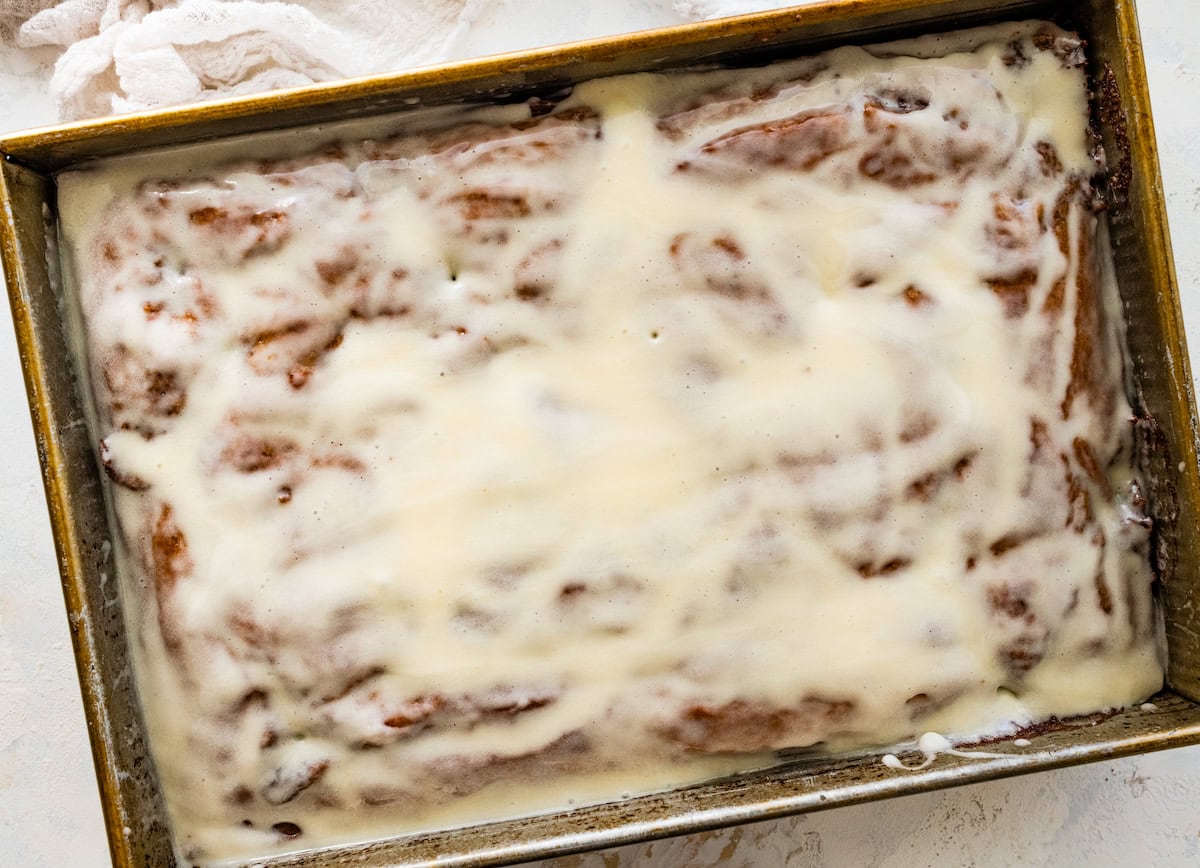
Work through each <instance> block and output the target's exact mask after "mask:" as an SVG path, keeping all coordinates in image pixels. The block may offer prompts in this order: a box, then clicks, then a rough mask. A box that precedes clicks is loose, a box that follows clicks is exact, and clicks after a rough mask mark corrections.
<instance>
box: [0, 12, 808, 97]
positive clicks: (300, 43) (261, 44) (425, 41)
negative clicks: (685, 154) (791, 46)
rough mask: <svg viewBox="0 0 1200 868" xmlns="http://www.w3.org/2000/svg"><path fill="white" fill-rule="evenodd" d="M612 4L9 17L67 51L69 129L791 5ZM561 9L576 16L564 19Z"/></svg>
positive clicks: (58, 84) (64, 75) (57, 79)
mask: <svg viewBox="0 0 1200 868" xmlns="http://www.w3.org/2000/svg"><path fill="white" fill-rule="evenodd" d="M610 2H611V5H607V4H606V7H605V8H604V10H603V13H602V14H599V15H598V13H597V12H596V11H595V10H594V9H593V8H590V7H591V6H592V4H590V3H589V2H587V0H403V2H395V0H357V2H352V3H349V2H347V3H343V2H339V0H303V2H286V3H284V2H256V0H228V2H222V0H64V2H60V3H58V4H57V5H54V6H52V7H51V8H43V7H46V6H47V5H48V4H47V3H46V2H37V0H33V2H29V0H20V2H17V3H15V4H12V11H10V12H9V13H8V15H9V17H10V19H11V17H12V15H13V14H14V13H31V12H36V13H37V14H34V15H33V17H31V18H29V20H27V21H26V22H25V23H24V24H23V25H22V26H21V28H20V30H19V31H18V33H17V37H16V38H17V44H18V45H21V46H24V47H29V48H32V47H36V46H57V47H59V48H61V49H63V53H62V55H61V57H60V58H59V59H58V62H57V64H56V65H55V68H54V75H53V78H52V79H51V83H50V92H51V94H52V96H53V97H54V99H55V101H56V103H57V105H58V110H59V114H60V115H61V116H62V118H63V119H77V118H83V117H93V116H97V115H105V114H112V113H123V112H131V111H139V110H143V109H153V108H161V107H164V106H169V105H177V104H180V103H186V102H195V101H199V100H206V99H214V98H219V97H224V96H236V95H239V94H245V93H253V92H256V91H263V90H270V89H273V88H280V87H292V86H297V85H304V84H311V83H314V82H321V81H331V80H335V79H339V78H347V77H351V76H357V75H365V74H369V73H376V72H387V71H392V70H397V69H402V68H406V67H413V66H419V65H422V64H427V63H433V62H437V61H440V60H448V59H452V58H455V57H461V56H464V53H465V54H470V53H471V45H472V43H473V42H474V43H475V44H479V43H480V42H481V40H479V39H478V38H475V39H474V40H473V39H472V35H473V34H472V28H473V27H474V26H476V25H477V24H478V26H480V27H487V26H489V24H488V23H489V21H495V20H496V17H497V16H498V15H503V16H505V17H507V18H513V17H518V18H520V19H521V20H522V21H525V20H527V21H528V22H529V24H530V26H529V27H528V28H525V27H524V26H523V27H522V32H523V33H527V34H528V36H529V41H528V42H525V43H524V44H520V45H504V46H502V48H503V49H505V50H513V49H519V48H528V47H532V46H534V45H537V44H545V43H549V42H562V41H568V40H572V39H581V38H587V37H591V36H597V35H602V32H614V31H615V30H622V29H628V26H625V27H622V26H620V24H621V22H625V21H628V22H632V23H633V25H634V26H655V25H665V24H673V23H679V22H682V21H686V20H696V19H700V18H713V17H719V16H722V15H732V14H739V13H743V12H752V11H759V10H762V9H769V8H776V7H780V6H786V5H789V4H788V3H787V2H773V0H703V2H694V0H610ZM564 6H567V7H571V6H574V7H578V8H577V9H572V10H571V12H572V13H577V14H571V15H564ZM39 9H40V10H41V11H38V10H39ZM626 13H628V14H626ZM598 18H599V19H602V20H600V21H598V20H597V19H598ZM549 20H553V21H554V22H555V25H554V26H553V27H550V26H548V25H547V24H546V23H545V22H547V21H549ZM564 22H566V24H565V27H564V26H563V24H564ZM0 23H2V21H0ZM475 36H476V37H478V34H475ZM482 42H483V43H484V44H487V41H486V40H482Z"/></svg>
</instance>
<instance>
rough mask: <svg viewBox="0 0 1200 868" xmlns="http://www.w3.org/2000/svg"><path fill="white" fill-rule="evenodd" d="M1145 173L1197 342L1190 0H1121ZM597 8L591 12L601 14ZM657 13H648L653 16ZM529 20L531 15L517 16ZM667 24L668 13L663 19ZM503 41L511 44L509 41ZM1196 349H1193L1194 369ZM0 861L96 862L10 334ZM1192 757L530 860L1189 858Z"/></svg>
mask: <svg viewBox="0 0 1200 868" xmlns="http://www.w3.org/2000/svg"><path fill="white" fill-rule="evenodd" d="M543 4H544V5H545V7H546V9H547V10H551V9H552V10H554V15H549V16H542V17H541V19H540V20H542V21H544V22H545V23H546V25H545V27H538V26H535V27H534V28H533V31H532V33H533V36H542V35H543V34H544V39H545V41H550V40H552V39H554V38H555V36H556V35H558V34H559V33H560V30H559V29H558V28H557V27H556V26H551V24H552V23H553V22H554V21H561V20H562V18H563V10H564V7H567V6H570V5H574V4H578V6H579V8H580V10H584V9H587V10H588V11H587V12H586V14H582V15H581V17H582V18H585V19H586V20H587V22H588V27H589V29H590V30H591V32H603V31H604V30H606V29H607V30H612V31H616V30H619V29H622V28H621V27H620V22H621V21H628V20H631V19H629V18H622V15H623V14H626V13H628V12H629V10H632V9H634V8H635V7H636V8H639V9H640V10H641V11H640V12H639V13H638V15H637V18H636V20H637V23H639V24H646V23H651V21H650V20H647V12H646V4H645V3H640V2H637V0H608V2H606V3H605V4H603V5H601V4H589V3H588V2H587V0H570V2H568V0H536V2H535V0H528V2H526V3H519V2H508V3H506V4H505V5H506V6H507V7H508V9H509V11H510V12H511V11H512V10H515V9H517V8H518V7H521V6H523V5H525V6H531V7H539V6H541V5H543ZM1138 7H1139V11H1140V15H1141V20H1142V31H1143V37H1144V42H1145V50H1146V54H1147V57H1148V63H1149V74H1150V84H1151V93H1152V98H1153V100H1154V110H1155V115H1156V120H1157V124H1158V136H1159V146H1160V152H1161V155H1162V161H1163V180H1164V185H1165V188H1166V191H1167V201H1168V206H1169V209H1170V219H1171V230H1172V235H1173V237H1174V241H1175V258H1176V266H1177V268H1178V271H1179V279H1180V284H1181V287H1182V293H1183V303H1184V315H1185V317H1186V319H1187V321H1188V324H1189V328H1188V337H1189V340H1190V341H1191V344H1192V346H1193V347H1196V348H1198V350H1200V243H1198V242H1200V98H1198V97H1197V92H1198V91H1200V16H1198V15H1196V14H1195V13H1196V12H1197V11H1200V9H1197V7H1196V4H1195V0H1139V2H1138ZM597 8H603V9H604V13H603V14H601V13H599V12H598V11H597ZM664 14H665V13H664ZM534 20H538V19H537V16H536V15H535V16H534ZM664 20H668V19H664ZM487 23H488V25H489V27H490V28H491V29H490V30H489V31H488V32H487V33H485V34H480V35H479V36H478V43H479V44H480V45H481V46H483V47H486V48H489V49H490V48H498V47H502V46H507V45H511V46H512V47H519V46H520V45H523V44H528V42H529V40H530V39H531V38H533V36H531V31H530V28H529V27H528V26H523V27H521V26H518V27H512V29H511V33H512V35H511V37H509V36H507V35H506V34H505V33H504V29H507V28H508V27H511V25H513V24H514V20H513V19H511V18H510V19H508V20H507V21H506V22H499V21H497V20H496V19H495V17H494V16H493V18H492V19H489V20H488V22H487ZM510 39H511V41H509V40H510ZM52 119H53V112H52V108H51V106H50V104H49V101H48V99H47V98H46V95H45V84H44V71H40V70H39V68H38V59H37V58H36V57H30V56H29V55H27V54H18V53H16V52H14V51H13V50H12V49H9V48H6V47H4V46H0V129H4V130H10V129H16V128H19V127H24V126H32V125H37V124H42V123H48V122H50V121H52ZM1196 357H1197V353H1196V352H1194V353H1193V359H1194V361H1193V364H1196V362H1197V361H1200V359H1197V358H1196ZM0 401H2V406H3V407H4V412H2V413H0V552H3V566H2V567H0V866H5V868H66V866H70V868H97V866H104V865H108V864H109V859H108V852H107V847H106V845H105V841H104V834H103V827H102V823H101V817H100V807H99V803H98V800H97V796H96V786H95V782H94V777H93V771H92V764H91V755H90V752H89V749H88V744H87V737H86V728H85V725H84V721H83V713H82V709H81V705H80V701H79V691H78V687H77V682H76V679H75V670H74V664H73V659H72V656H71V651H70V639H69V637H68V634H67V624H66V617H65V615H64V612H63V604H62V595H61V593H60V591H59V586H58V580H57V570H56V566H55V563H54V553H53V548H52V545H51V541H50V531H49V524H48V521H47V518H46V511H45V506H44V501H43V499H42V492H41V483H40V480H39V478H38V475H37V462H36V456H35V452H34V447H33V437H32V434H31V429H30V425H29V420H28V416H27V414H26V412H25V395H24V387H23V384H22V381H21V374H20V368H19V365H18V361H17V353H16V347H15V343H14V340H13V334H12V328H11V326H10V325H9V324H8V320H7V318H6V317H5V318H3V325H0ZM1198 794H1200V748H1192V749H1184V750H1177V751H1170V752H1167V753H1161V754H1156V755H1151V756H1144V757H1137V758H1134V759H1129V760H1123V761H1120V762H1111V763H1100V764H1096V765H1092V766H1087V767H1083V768H1077V769H1068V770H1064V771H1060V772H1050V773H1045V774H1039V775H1034V776H1031V777H1025V778H1018V779H1015V780H1011V781H999V782H994V783H989V784H981V785H977V786H971V787H964V788H961V789H957V790H951V791H948V792H942V793H930V794H926V795H919V796H910V797H907V798H902V799H893V800H891V801H888V802H883V803H876V804H873V805H864V806H860V807H854V808H844V809H840V810H836V811H829V812H826V813H822V814H814V815H809V816H805V817H798V818H793V819H787V820H780V821H776V822H771V823H764V824H760V825H756V826H748V827H741V828H737V829H731V830H725V831H722V832H716V833H710V834H707V835H696V836H692V837H689V838H680V839H672V840H669V841H662V842H657V843H654V844H645V845H637V846H631V847H623V848H620V849H616V850H610V851H606V852H603V853H595V854H588V855H584V856H574V857H569V858H564V859H556V860H550V861H549V862H546V863H542V866H543V868H576V866H579V868H616V866H621V868H631V866H637V868H650V866H654V868H659V866H661V868H667V866H671V868H674V866H685V865H687V866H704V865H712V864H722V865H730V866H758V865H762V866H791V868H817V866H863V868H867V866H874V868H916V866H938V868H941V866H946V868H950V866H967V865H970V866H980V868H984V866H987V868H991V866H997V868H999V866H1011V865H1017V864H1021V865H1048V866H1075V865H1094V866H1103V865H1148V866H1194V865H1200V808H1198V807H1197V799H1198V798H1200V796H1198Z"/></svg>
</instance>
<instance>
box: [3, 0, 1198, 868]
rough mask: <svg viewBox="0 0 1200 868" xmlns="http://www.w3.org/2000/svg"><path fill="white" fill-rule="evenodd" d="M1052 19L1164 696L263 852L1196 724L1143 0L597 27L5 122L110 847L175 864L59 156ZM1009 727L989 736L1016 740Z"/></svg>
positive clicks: (706, 811) (505, 831) (1186, 509)
mask: <svg viewBox="0 0 1200 868" xmlns="http://www.w3.org/2000/svg"><path fill="white" fill-rule="evenodd" d="M1018 18H1044V19H1050V20H1053V21H1056V22H1057V23H1060V24H1062V25H1063V26H1065V27H1068V28H1071V29H1075V30H1077V31H1079V32H1080V33H1081V34H1082V35H1083V36H1084V37H1085V38H1086V39H1087V42H1088V44H1089V52H1088V55H1089V63H1090V69H1089V72H1090V74H1091V76H1092V80H1093V83H1094V90H1095V95H1096V100H1095V104H1096V111H1095V121H1096V125H1097V128H1098V129H1099V130H1100V131H1101V133H1102V135H1103V140H1104V145H1105V148H1106V150H1107V154H1108V159H1109V165H1110V172H1111V177H1110V183H1109V185H1108V191H1107V193H1108V199H1109V201H1108V205H1109V218H1110V223H1111V233H1112V240H1113V247H1114V253H1115V258H1116V267H1117V274H1118V280H1119V283H1120V286H1121V291H1122V297H1123V301H1124V304H1125V308H1126V311H1127V318H1128V337H1129V342H1130V349H1131V358H1132V363H1133V364H1132V368H1133V371H1132V382H1133V388H1134V390H1135V395H1134V403H1135V406H1136V407H1137V409H1138V410H1139V412H1140V414H1141V415H1143V416H1144V417H1145V420H1146V421H1145V422H1144V424H1142V425H1141V426H1140V430H1141V434H1142V446H1143V447H1144V448H1143V449H1142V451H1143V452H1144V454H1145V456H1146V460H1147V463H1148V466H1147V468H1146V472H1147V475H1148V476H1149V477H1150V479H1151V482H1152V485H1151V488H1152V492H1151V493H1152V495H1153V503H1154V504H1155V508H1156V515H1155V519H1156V537H1155V540H1154V542H1155V545H1154V548H1155V557H1156V560H1157V565H1158V569H1159V577H1160V579H1161V590H1160V599H1161V602H1162V607H1163V611H1164V613H1165V621H1166V637H1167V642H1168V646H1169V658H1170V663H1169V668H1168V673H1167V684H1168V690H1167V691H1166V692H1164V693H1162V694H1160V695H1159V696H1157V697H1155V698H1154V699H1153V703H1154V707H1153V708H1151V707H1150V706H1146V707H1145V708H1144V709H1143V710H1134V711H1127V712H1124V713H1121V714H1117V715H1113V716H1107V715H1096V716H1093V717H1090V718H1086V719H1082V720H1075V721H1065V722H1051V723H1049V724H1045V725H1041V726H1038V727H1036V728H1034V730H1033V731H1030V732H1027V733H1023V735H1025V736H1026V737H1028V738H1029V739H1030V741H1031V744H1030V745H1029V746H1026V747H1023V748H1022V749H1019V750H1013V752H1011V753H1008V754H1005V755H1002V756H1000V757H995V758H964V757H953V756H947V757H943V758H941V759H940V760H939V761H938V762H937V763H935V764H933V765H932V766H930V767H929V768H927V769H925V770H923V771H917V772H910V773H903V774H897V773H896V772H894V771H891V770H890V769H887V768H885V767H884V766H883V765H882V764H881V763H880V761H879V756H878V754H876V753H869V752H868V753H856V754H853V755H840V756H829V757H824V758H816V759H814V758H812V757H806V758H793V759H790V760H781V761H780V762H779V763H778V764H777V765H775V766H773V767H771V768H770V769H767V770H763V771H758V772H751V773H746V774H741V775H737V776H735V777H732V778H728V779H724V780H721V781H717V782H711V783H706V784H701V785H697V786H690V787H687V788H683V789H679V790H674V791H671V792H667V793H664V794H658V795H649V796H642V797H636V798H632V799H627V800H624V801H621V802H619V803H613V804H603V805H597V806H593V807H587V808H578V809H572V810H568V811H563V812H558V813H553V814H545V815H540V816H537V817H534V818H527V819H520V820H510V821H503V822H493V823H487V824H484V825H480V826H475V827H470V828H467V829H460V830H455V831H453V832H437V833H429V834H420V835H410V836H406V837H402V838H395V839H388V840H382V841H377V842H374V843H370V844H365V845H355V846H345V847H338V848H331V849H325V850H318V851H310V852H307V853H304V854H299V855H293V856H282V857H276V858H272V859H266V860H260V861H256V863H255V864H261V865H270V866H276V868H282V866H300V865H304V866H335V865H351V864H353V865H358V866H383V865H395V864H410V863H424V862H429V861H432V860H434V859H435V858H436V859H437V861H438V864H439V865H472V866H482V865H496V864H502V863H511V862H517V861H523V860H528V859H535V858H540V857H545V856H551V855H561V854H566V853H571V852H576V851H581V850H586V849H591V848H597V847H605V846H613V845H617V844H623V843H628V842H631V841H638V840H644V839H649V838H656V837H664V836H668V835H676V834H682V833H688V832H695V831H699V830H704V829H710V828H714V827H718V826H723V825H728V824H734V823H744V822H752V821H758V820H765V819H770V818H773V817H780V816H785V815H788V814H796V813H800V812H804V811H810V810H816V809H820V808H828V807H834V806H839V805H849V804H854V803H858V802H865V801H871V800H874V799H881V798H886V797H889V796H896V795H903V794H906V793H914V792H921V791H926V790H931V789H936V788H940V787H948V786H953V785H957V784H965V783H972V782H976V781H983V780H988V779H992V778H998V777H1004V776H1008V775H1014V774H1019V773H1023V772H1030V771H1039V770H1044V769H1051V768H1057V767H1060V766H1066V765H1072V764H1076V763H1081V762H1087V761H1091V760H1098V759H1106V758H1110V757H1116V756H1124V755H1128V754H1134V753H1141V752H1145V751H1151V750H1158V749H1163V748H1170V747H1178V746H1182V745H1187V744H1194V743H1200V609H1198V608H1197V607H1196V606H1195V605H1194V600H1195V599H1196V596H1197V594H1200V526H1197V525H1196V524H1195V523H1194V522H1192V521H1190V520H1180V519H1179V517H1180V516H1184V517H1189V516H1192V515H1195V514H1196V513H1197V510H1198V508H1200V474H1198V470H1197V422H1196V407H1195V401H1194V396H1193V394H1192V378H1191V372H1190V370H1189V364H1188V354H1187V348H1186V346H1185V342H1184V330H1183V324H1182V321H1181V316H1180V307H1179V297H1178V286H1177V284H1176V279H1175V273H1174V268H1173V265H1172V260H1171V250H1170V241H1169V239H1168V236H1167V224H1166V209H1165V205H1164V202H1163V196H1162V187H1161V181H1160V177H1159V169H1158V159H1157V155H1156V151H1155V139H1154V130H1153V126H1152V122H1151V117H1150V98H1149V93H1148V88H1147V83H1146V74H1145V68H1144V63H1143V58H1142V51H1141V43H1140V40H1139V36H1138V27H1137V18H1136V12H1135V9H1134V4H1133V2H1132V0H830V2H824V3H818V4H816V5H810V6H806V7H803V8H800V9H794V10H790V11H789V10H784V11H779V12H772V13H764V14H758V15H750V16H744V17H741V18H736V19H726V20H722V21H716V22H711V23H705V24H696V25H689V26H683V27H675V28H669V29H663V30H657V31H650V32H646V33H641V34H636V35H630V36H622V37H615V38H610V39H602V40H596V41H592V42H586V43H579V44H574V45H568V46H561V47H555V48H549V49H543V50H537V51H527V52H521V53H516V54H509V55H504V56H500V57H493V58H486V59H482V60H475V61H467V62H461V63H453V64H447V65H443V66H437V67H431V68H427V69H421V70H416V71H413V72H406V73H401V74H396V75H385V76H375V77H371V78H365V79H360V80H356V81H351V82H345V83H338V84H330V85H317V86H313V87H307V88H302V89H298V90H293V91H289V92H284V93H279V94H271V95H265V96H255V97H251V98H245V99H237V100H227V101H221V102H212V103H207V104H204V105H200V106H195V107H190V108H183V109H178V110H170V111H159V112H149V113H144V114H137V115H129V116H124V117H120V118H115V119H111V120H101V121H91V122H85V123H78V124H71V125H66V126H60V127H54V128H49V129H44V130H34V131H30V132H24V133H17V134H14V135H10V136H7V137H4V138H0V153H2V154H3V163H2V165H0V201H2V203H3V212H2V214H0V253H2V255H3V264H4V270H5V273H6V276H7V282H8V291H9V296H10V299H11V304H12V311H13V318H14V320H15V324H16V331H17V338H18V341H19V345H20V354H21V360H22V364H23V367H24V374H25V380H26V386H27V389H28V392H29V406H30V410H31V413H32V416H33V422H34V428H35V432H36V437H37V444H38V450H39V457H40V460H41V466H42V473H43V478H44V481H45V487H46V494H47V500H48V503H49V509H50V517H51V523H52V526H53V530H54V538H55V543H56V547H57V554H58V560H59V568H60V571H61V575H62V583H63V589H64V593H65V596H66V603H67V609H68V612H69V615H70V626H71V631H72V638H73V641H74V646H75V657H76V662H77V666H78V670H79V678H80V684H81V687H82V691H83V699H84V708H85V711H86V714H87V721H88V727H89V730H90V736H91V742H92V749H93V753H94V757H95V763H96V772H97V776H98V778H99V785H100V794H101V799H102V802H103V806H104V815H105V821H106V825H107V829H108V837H109V842H110V845H111V848H112V857H113V863H114V864H115V865H117V866H122V868H123V866H135V865H137V866H140V865H155V866H166V865H175V864H178V863H177V862H176V856H175V853H174V849H173V845H172V839H171V833H170V828H169V825H168V821H167V817H166V812H165V808H164V805H163V800H162V796H161V793H160V791H159V788H158V784H157V781H156V778H155V773H154V770H153V766H152V763H151V760H150V754H149V751H148V749H147V745H146V741H145V738H144V734H143V727H142V723H141V717H140V712H139V710H138V704H137V701H136V697H135V694H134V690H133V685H132V683H131V678H130V677H129V674H130V669H129V660H128V650H127V646H126V636H125V631H124V624H123V620H122V617H121V612H120V608H119V606H118V605H115V602H116V582H115V581H114V580H112V578H111V577H110V576H109V575H108V572H109V571H111V570H112V569H113V566H112V563H111V560H110V546H109V543H108V540H109V538H110V530H109V525H108V519H107V516H106V512H105V505H104V498H103V496H102V490H101V482H100V479H101V473H100V470H99V467H98V462H97V458H96V455H95V450H94V446H93V444H92V443H91V442H90V440H89V436H88V432H87V426H86V425H84V424H83V422H82V420H83V419H84V412H85V411H84V403H83V396H82V392H81V389H80V387H79V382H78V379H77V374H76V369H75V364H76V362H75V361H74V360H73V358H72V355H71V353H70V352H69V348H68V341H67V337H66V335H65V333H64V329H63V324H62V318H61V317H60V307H59V301H58V287H59V279H58V262H57V250H56V247H55V244H54V240H53V239H54V237H55V234H54V221H55V210H54V209H55V180H54V178H55V173H56V172H58V171H60V170H64V169H68V168H71V167H73V166H78V165H80V164H81V163H83V162H86V161H90V160H93V159H96V158H100V157H107V156H113V155H121V154H128V153H133V152H136V151H142V150H145V149H149V148H153V147H157V146H163V145H178V144H185V143H202V142H208V141H215V140H219V139H225V138H228V137H231V136H236V135H242V134H246V133H255V132H263V131H271V130H282V129H291V128H300V127H309V126H316V125H322V126H324V125H327V124H330V123H334V122H337V121H343V120H348V119H353V118H364V117H369V116H373V115H377V114H382V113H388V112H395V111H399V110H403V109H405V108H406V106H410V105H412V104H413V103H415V102H420V103H421V104H423V105H437V104H444V103H450V102H460V101H486V100H494V99H502V100H512V99H518V98H527V97H529V96H532V95H536V94H539V93H549V92H552V91H555V90H558V89H561V88H562V87H564V86H566V85H569V84H572V83H574V82H578V81H581V80H585V79H588V78H594V77H597V76H604V75H613V74H620V73H629V72H636V71H644V70H651V69H665V68H682V67H689V66H696V65H701V64H703V65H709V64H714V63H727V64H737V65H745V64H751V63H761V62H766V61H769V60H772V59H778V58H782V57H787V56H798V55H801V54H805V53H811V52H813V51H816V50H819V49H821V48H824V47H828V46H830V45H832V44H835V43H846V42H852V43H866V42H879V41H883V40H887V39H891V38H896V37H901V36H907V35H914V34H916V33H921V32H927V33H928V32H936V31H940V30H950V29H954V28H958V27H965V26H972V25H977V24H981V23H988V22H996V21H1002V20H1015V19H1018ZM1009 749H1010V748H1009V747H1006V745H1005V742H1003V741H1001V742H999V743H997V744H995V745H993V746H992V747H990V748H989V752H997V751H999V752H1003V751H1006V750H1009Z"/></svg>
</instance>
